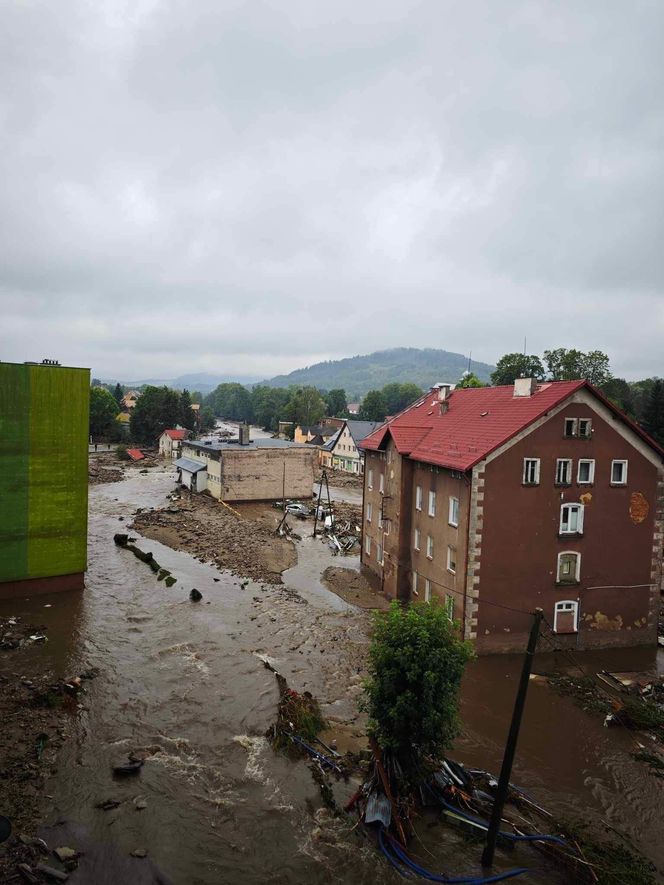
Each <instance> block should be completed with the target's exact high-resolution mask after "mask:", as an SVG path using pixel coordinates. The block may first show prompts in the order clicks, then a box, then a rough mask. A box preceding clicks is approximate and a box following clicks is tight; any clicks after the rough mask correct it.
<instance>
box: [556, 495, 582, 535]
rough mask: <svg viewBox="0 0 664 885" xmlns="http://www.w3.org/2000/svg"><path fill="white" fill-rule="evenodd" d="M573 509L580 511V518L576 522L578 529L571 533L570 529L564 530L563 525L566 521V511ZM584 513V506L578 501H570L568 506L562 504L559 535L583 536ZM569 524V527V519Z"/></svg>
mask: <svg viewBox="0 0 664 885" xmlns="http://www.w3.org/2000/svg"><path fill="white" fill-rule="evenodd" d="M571 508H577V509H578V516H577V521H576V525H577V527H576V529H574V531H570V530H569V529H564V528H563V523H564V521H565V520H564V517H565V511H567V510H571ZM583 511H584V506H583V504H579V503H577V502H576V501H570V502H569V503H568V504H562V505H561V507H560V527H559V534H561V535H582V534H583ZM567 524H568V525H569V517H568V518H567Z"/></svg>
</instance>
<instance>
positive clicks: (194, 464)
mask: <svg viewBox="0 0 664 885" xmlns="http://www.w3.org/2000/svg"><path fill="white" fill-rule="evenodd" d="M173 463H174V464H175V466H176V467H180V468H181V469H182V470H186V471H187V473H198V471H199V470H206V469H207V464H201V462H200V461H192V460H191V458H178V459H177V461H173Z"/></svg>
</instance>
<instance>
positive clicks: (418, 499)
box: [415, 486, 422, 510]
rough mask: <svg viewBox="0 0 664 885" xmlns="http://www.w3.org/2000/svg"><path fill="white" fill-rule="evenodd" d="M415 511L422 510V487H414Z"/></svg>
mask: <svg viewBox="0 0 664 885" xmlns="http://www.w3.org/2000/svg"><path fill="white" fill-rule="evenodd" d="M415 509H416V510H421V509H422V486H415Z"/></svg>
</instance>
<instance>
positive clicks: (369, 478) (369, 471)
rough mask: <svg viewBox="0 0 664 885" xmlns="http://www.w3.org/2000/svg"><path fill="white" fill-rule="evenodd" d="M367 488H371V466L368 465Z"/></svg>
mask: <svg viewBox="0 0 664 885" xmlns="http://www.w3.org/2000/svg"><path fill="white" fill-rule="evenodd" d="M367 488H368V489H372V488H373V468H372V467H370V468H369V470H368V471H367Z"/></svg>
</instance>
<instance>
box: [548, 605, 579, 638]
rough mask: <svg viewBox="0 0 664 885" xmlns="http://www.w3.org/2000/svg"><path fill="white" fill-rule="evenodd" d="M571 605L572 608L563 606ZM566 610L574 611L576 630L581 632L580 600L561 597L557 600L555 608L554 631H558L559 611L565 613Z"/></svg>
mask: <svg viewBox="0 0 664 885" xmlns="http://www.w3.org/2000/svg"><path fill="white" fill-rule="evenodd" d="M566 605H571V606H572V608H571V609H569V608H567V609H565V608H563V607H562V606H566ZM566 611H573V612H574V632H575V633H578V632H579V602H578V600H577V599H561V600H560V601H559V602H557V603H556V604H555V606H554V608H553V632H554V633H557V632H558V613H559V612H560V613H563V612H566Z"/></svg>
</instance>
